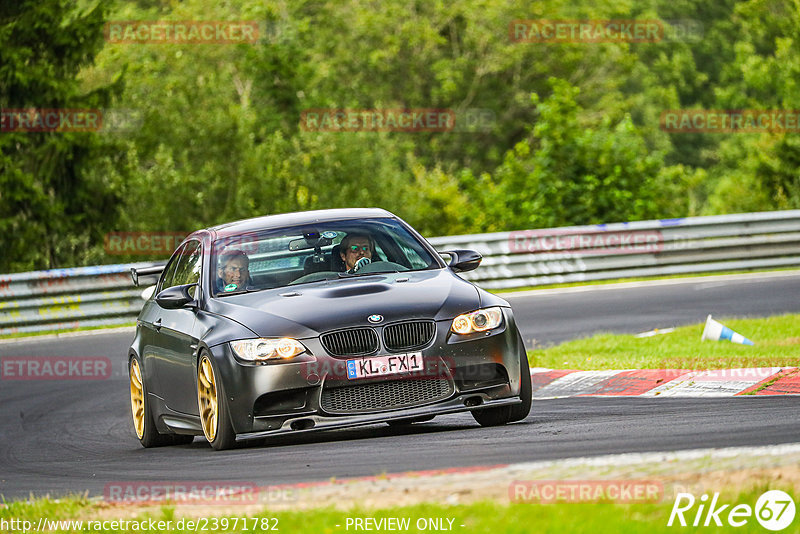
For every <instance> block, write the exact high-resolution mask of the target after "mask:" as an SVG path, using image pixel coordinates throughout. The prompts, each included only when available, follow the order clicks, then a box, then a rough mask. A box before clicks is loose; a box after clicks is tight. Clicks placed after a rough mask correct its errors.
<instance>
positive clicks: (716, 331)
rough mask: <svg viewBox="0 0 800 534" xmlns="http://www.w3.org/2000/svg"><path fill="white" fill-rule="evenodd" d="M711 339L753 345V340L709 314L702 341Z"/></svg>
mask: <svg viewBox="0 0 800 534" xmlns="http://www.w3.org/2000/svg"><path fill="white" fill-rule="evenodd" d="M706 339H710V340H711V341H720V340H728V341H730V342H732V343H739V344H740V345H752V344H753V342H752V341H750V340H749V339H747V338H746V337H744V336H743V335H742V334H738V333H736V332H734V331H733V330H731V329H730V328H728V327H727V326H725V325H723V324H721V323H718V322H717V321H715V320H714V319H712V318H711V315H709V316H708V317H707V318H706V327H705V328H703V337H702V338H701V341H705V340H706Z"/></svg>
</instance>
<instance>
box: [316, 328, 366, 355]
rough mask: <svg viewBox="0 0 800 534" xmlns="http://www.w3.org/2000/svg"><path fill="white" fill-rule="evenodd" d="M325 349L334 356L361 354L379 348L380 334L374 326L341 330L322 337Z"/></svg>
mask: <svg viewBox="0 0 800 534" xmlns="http://www.w3.org/2000/svg"><path fill="white" fill-rule="evenodd" d="M320 340H321V341H322V345H323V346H324V347H325V350H327V351H328V352H330V353H331V354H333V355H334V356H359V355H361V354H370V353H372V352H375V351H376V350H378V336H377V335H376V334H375V331H374V330H373V329H372V328H353V329H352V330H340V331H339V332H332V333H330V334H323V335H322V336H321V337H320Z"/></svg>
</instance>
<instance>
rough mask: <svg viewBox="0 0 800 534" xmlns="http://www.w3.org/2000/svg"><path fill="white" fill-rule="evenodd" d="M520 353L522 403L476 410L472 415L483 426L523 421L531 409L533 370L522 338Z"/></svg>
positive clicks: (520, 392) (520, 394)
mask: <svg viewBox="0 0 800 534" xmlns="http://www.w3.org/2000/svg"><path fill="white" fill-rule="evenodd" d="M520 347H523V348H521V350H520V355H519V377H520V380H521V383H520V387H519V397H520V399H521V400H522V402H521V403H520V404H513V405H511V406H498V407H497V408H486V409H484V410H475V411H473V412H472V417H473V418H474V419H475V421H477V422H478V424H479V425H481V426H500V425H505V424H506V423H513V422H514V421H522V420H523V419H525V418H526V417H528V414H529V413H530V411H531V401H532V398H533V386H532V384H531V370H530V365H529V364H528V354H527V353H526V352H525V349H524V346H523V345H522V340H520Z"/></svg>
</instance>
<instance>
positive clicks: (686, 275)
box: [491, 267, 797, 294]
mask: <svg viewBox="0 0 800 534" xmlns="http://www.w3.org/2000/svg"><path fill="white" fill-rule="evenodd" d="M796 270H797V267H780V268H777V269H754V270H740V271H718V272H710V273H683V274H667V275H661V276H638V277H632V278H609V279H607V280H589V281H585V282H565V283H563V284H541V285H538V286H524V287H514V288H509V289H492V290H491V291H492V293H497V294H500V293H517V292H519V291H531V290H536V289H558V288H563V287H580V286H598V285H606V284H623V283H625V282H650V281H653V280H674V279H676V278H708V277H711V276H726V275H729V274H754V273H774V272H781V271H796Z"/></svg>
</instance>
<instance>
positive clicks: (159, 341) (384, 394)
mask: <svg viewBox="0 0 800 534" xmlns="http://www.w3.org/2000/svg"><path fill="white" fill-rule="evenodd" d="M443 257H446V258H447V260H448V261H447V262H445V261H444V259H443ZM480 261H481V256H480V254H478V253H477V252H475V251H471V250H451V251H441V252H437V251H436V250H435V249H434V248H433V247H432V246H431V245H430V244H429V243H428V242H427V241H426V240H425V239H424V238H423V237H422V236H420V235H419V234H418V233H417V232H416V231H414V230H413V229H412V228H411V227H410V226H409V225H408V224H406V223H405V222H404V221H402V220H401V219H400V218H398V217H397V216H395V215H393V214H391V213H389V212H387V211H384V210H381V209H341V210H324V211H311V212H303V213H289V214H282V215H271V216H266V217H260V218H256V219H249V220H244V221H238V222H234V223H230V224H225V225H221V226H216V227H213V228H207V229H204V230H198V231H196V232H194V233H192V234H191V235H189V236H188V237H187V238H186V239H185V240H184V241H183V243H181V245H180V246H179V247H178V248H177V250H176V251H175V252H174V253H173V255H172V257H171V258H170V260H169V262H168V263H167V264H166V265H165V266H164V267H163V268H161V267H159V268H150V269H139V270H136V269H134V270H132V272H131V275H132V277H133V279H134V283H137V284H138V279H139V277H145V276H148V275H151V276H153V275H158V282H157V284H156V286H155V288H154V290H153V291H152V296H150V297H149V299H148V300H147V302H146V303H145V305H144V308H143V309H142V312H141V314H140V315H139V318H138V321H137V328H136V337H135V338H134V340H133V343H132V344H131V347H130V351H129V371H130V394H131V408H132V412H133V426H134V430H135V432H136V435H137V437H138V438H139V441H140V442H141V443H142V445H143V446H145V447H152V446H156V445H167V444H178V443H187V442H189V441H191V440H192V439H193V437H194V436H199V435H202V436H204V438H205V439H206V440H207V441H208V442H209V443H210V444H211V446H212V447H213V448H214V449H218V450H219V449H227V448H230V447H232V446H233V445H234V444H235V443H236V442H237V441H241V440H247V439H253V438H263V437H268V436H271V435H277V434H285V433H299V432H309V431H314V430H324V429H333V428H344V427H352V426H357V425H367V424H375V423H380V422H385V423H388V424H391V425H400V424H411V423H414V422H420V421H428V420H431V419H433V418H434V417H435V416H437V415H441V414H448V413H455V412H463V411H470V412H472V415H473V417H474V418H475V420H476V421H477V422H478V423H479V424H481V425H484V426H492V425H502V424H505V423H509V422H513V421H519V420H521V419H524V418H525V417H526V416H527V415H528V412H529V411H530V407H531V380H530V371H529V368H528V359H527V355H526V352H525V349H524V346H523V343H522V338H521V336H520V334H519V331H518V329H517V326H516V324H515V322H514V315H513V313H512V311H511V307H510V306H509V305H508V303H507V302H506V301H505V300H503V299H501V298H499V297H497V296H495V295H492V294H490V293H488V292H486V291H484V290H482V289H480V288H478V287H476V286H475V285H473V284H472V283H470V282H468V281H466V280H464V279H463V278H461V277H460V276H458V273H459V272H463V271H468V270H471V269H475V268H476V267H478V265H479V264H480Z"/></svg>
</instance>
